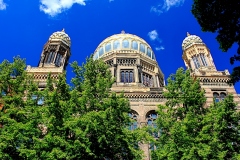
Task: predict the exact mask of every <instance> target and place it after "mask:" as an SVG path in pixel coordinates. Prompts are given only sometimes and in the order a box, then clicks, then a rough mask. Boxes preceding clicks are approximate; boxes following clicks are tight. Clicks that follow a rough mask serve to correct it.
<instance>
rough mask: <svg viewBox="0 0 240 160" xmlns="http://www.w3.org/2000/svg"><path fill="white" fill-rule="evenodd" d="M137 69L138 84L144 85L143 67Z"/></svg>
mask: <svg viewBox="0 0 240 160" xmlns="http://www.w3.org/2000/svg"><path fill="white" fill-rule="evenodd" d="M137 69H138V82H139V83H142V66H141V65H137Z"/></svg>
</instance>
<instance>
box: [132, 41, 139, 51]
mask: <svg viewBox="0 0 240 160" xmlns="http://www.w3.org/2000/svg"><path fill="white" fill-rule="evenodd" d="M132 49H135V50H138V43H137V41H132Z"/></svg>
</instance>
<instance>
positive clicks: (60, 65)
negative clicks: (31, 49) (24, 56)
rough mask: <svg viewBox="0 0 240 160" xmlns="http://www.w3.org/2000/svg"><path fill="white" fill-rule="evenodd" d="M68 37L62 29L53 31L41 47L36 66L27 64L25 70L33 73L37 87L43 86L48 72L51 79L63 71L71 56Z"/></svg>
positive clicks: (56, 77)
mask: <svg viewBox="0 0 240 160" xmlns="http://www.w3.org/2000/svg"><path fill="white" fill-rule="evenodd" d="M70 47H71V40H70V37H69V36H68V35H67V34H66V33H65V31H64V29H63V30H62V31H58V32H54V33H53V34H52V35H51V36H50V37H49V39H48V41H47V43H46V44H45V45H44V47H43V51H42V54H41V57H40V60H39V63H38V67H31V66H27V69H26V70H27V72H28V73H29V74H33V76H34V79H35V80H36V81H38V82H39V88H40V89H41V88H45V86H46V81H47V77H48V74H49V73H51V77H52V78H53V79H58V76H59V75H60V74H62V73H63V72H64V70H65V69H66V66H67V64H68V60H69V58H70V56H71V52H70Z"/></svg>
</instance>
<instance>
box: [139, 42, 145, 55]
mask: <svg viewBox="0 0 240 160" xmlns="http://www.w3.org/2000/svg"><path fill="white" fill-rule="evenodd" d="M140 52H143V53H145V45H144V44H142V43H140Z"/></svg>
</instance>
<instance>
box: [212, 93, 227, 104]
mask: <svg viewBox="0 0 240 160" xmlns="http://www.w3.org/2000/svg"><path fill="white" fill-rule="evenodd" d="M226 96H227V94H226V93H225V92H221V93H220V94H219V93H217V92H214V93H213V97H214V100H215V102H219V101H223V100H224V99H225V97H226Z"/></svg>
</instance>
